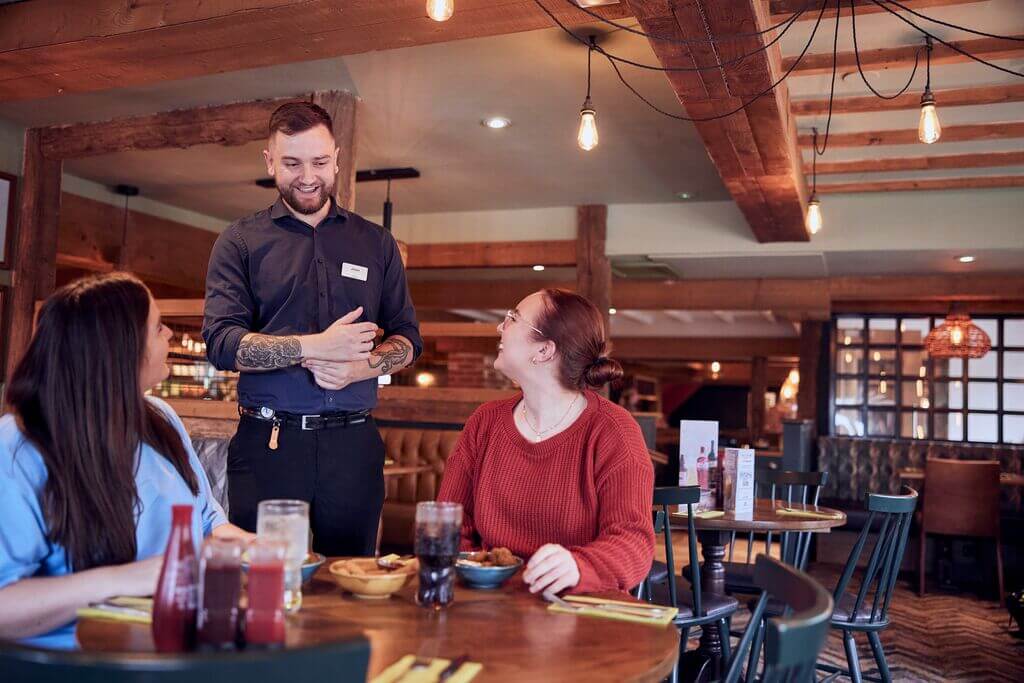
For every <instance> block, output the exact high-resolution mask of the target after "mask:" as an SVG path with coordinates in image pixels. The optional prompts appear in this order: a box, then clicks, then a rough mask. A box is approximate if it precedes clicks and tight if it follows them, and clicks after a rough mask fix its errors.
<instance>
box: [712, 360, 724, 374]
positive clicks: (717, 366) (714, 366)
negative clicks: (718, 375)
mask: <svg viewBox="0 0 1024 683" xmlns="http://www.w3.org/2000/svg"><path fill="white" fill-rule="evenodd" d="M721 370H722V364H721V363H719V362H718V361H717V360H714V361H711V372H721Z"/></svg>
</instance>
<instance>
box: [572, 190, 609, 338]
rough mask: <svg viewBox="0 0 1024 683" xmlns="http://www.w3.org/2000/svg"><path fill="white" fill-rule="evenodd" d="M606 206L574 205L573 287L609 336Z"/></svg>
mask: <svg viewBox="0 0 1024 683" xmlns="http://www.w3.org/2000/svg"><path fill="white" fill-rule="evenodd" d="M607 236H608V207H607V206H604V205H601V204H589V205H586V206H579V207H576V291H577V292H579V293H580V294H582V295H583V296H585V297H587V298H588V299H590V301H592V302H593V304H594V305H595V306H597V308H598V310H600V311H601V317H602V319H603V320H604V329H605V331H606V333H607V335H608V336H609V337H611V326H610V320H609V314H608V309H609V308H610V307H611V305H612V301H611V297H612V267H611V263H610V262H609V261H608V256H607V255H606V254H605V241H606V239H607Z"/></svg>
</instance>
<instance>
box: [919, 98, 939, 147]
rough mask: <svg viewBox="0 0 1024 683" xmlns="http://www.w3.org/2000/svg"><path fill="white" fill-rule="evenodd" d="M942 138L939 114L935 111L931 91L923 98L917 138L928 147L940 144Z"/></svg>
mask: <svg viewBox="0 0 1024 683" xmlns="http://www.w3.org/2000/svg"><path fill="white" fill-rule="evenodd" d="M940 137H942V126H941V125H940V124H939V113H938V111H936V109H935V98H934V97H933V96H932V91H931V90H925V91H924V95H922V96H921V120H920V121H919V122H918V124H917V138H918V139H919V140H920V141H921V142H923V143H924V144H926V145H930V144H932V143H935V142H938V141H939V138H940Z"/></svg>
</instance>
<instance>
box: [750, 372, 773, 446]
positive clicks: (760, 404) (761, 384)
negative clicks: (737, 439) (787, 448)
mask: <svg viewBox="0 0 1024 683" xmlns="http://www.w3.org/2000/svg"><path fill="white" fill-rule="evenodd" d="M766 391H768V359H766V358H765V357H764V356H754V358H753V361H752V362H751V364H750V399H749V404H748V405H747V427H748V428H749V429H750V436H751V440H753V441H756V440H757V438H758V437H759V436H761V432H763V431H764V395H765V392H766Z"/></svg>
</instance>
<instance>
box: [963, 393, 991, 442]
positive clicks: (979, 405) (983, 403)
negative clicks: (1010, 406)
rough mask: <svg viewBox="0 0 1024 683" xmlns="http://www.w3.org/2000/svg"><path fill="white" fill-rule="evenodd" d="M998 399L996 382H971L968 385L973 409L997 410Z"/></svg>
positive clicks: (969, 404) (968, 402) (969, 402)
mask: <svg viewBox="0 0 1024 683" xmlns="http://www.w3.org/2000/svg"><path fill="white" fill-rule="evenodd" d="M997 401H998V399H997V396H996V383H995V382H970V383H969V384H968V385H967V407H968V408H970V409H972V410H995V409H996V408H997V407H998V403H997ZM972 440H973V439H972Z"/></svg>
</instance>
